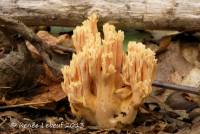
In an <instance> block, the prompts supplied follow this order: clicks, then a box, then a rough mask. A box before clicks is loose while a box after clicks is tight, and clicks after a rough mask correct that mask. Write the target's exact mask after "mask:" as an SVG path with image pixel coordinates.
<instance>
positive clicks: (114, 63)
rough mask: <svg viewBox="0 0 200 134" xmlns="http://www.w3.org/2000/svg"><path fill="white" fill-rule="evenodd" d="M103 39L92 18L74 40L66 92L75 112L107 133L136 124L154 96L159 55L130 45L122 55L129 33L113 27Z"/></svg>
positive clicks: (64, 85)
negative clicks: (143, 106) (141, 109)
mask: <svg viewBox="0 0 200 134" xmlns="http://www.w3.org/2000/svg"><path fill="white" fill-rule="evenodd" d="M103 33H104V38H103V39H102V38H101V35H100V33H99V32H98V29H97V17H96V15H92V16H91V17H89V19H88V20H86V21H84V22H83V25H82V26H77V27H76V29H75V30H74V34H73V36H72V39H73V43H74V46H75V49H76V52H77V53H76V54H74V55H73V57H72V60H71V62H70V65H69V66H65V67H64V68H63V69H62V73H63V76H64V82H63V83H62V88H63V90H64V92H65V93H66V94H67V96H68V100H69V102H70V106H71V111H72V113H73V114H75V115H76V116H78V117H83V118H85V119H86V120H88V121H89V122H90V123H92V124H96V125H98V126H100V127H102V128H110V127H119V126H121V125H123V124H130V123H132V122H133V121H134V119H135V116H136V114H137V110H138V107H139V105H140V104H141V103H142V102H143V100H144V99H145V98H146V97H148V96H149V94H150V93H151V91H152V86H151V84H152V80H153V78H154V74H155V68H156V59H155V54H154V52H153V51H151V50H150V49H146V48H145V46H144V45H143V44H142V43H136V42H129V44H128V54H126V53H125V52H123V40H124V33H123V32H122V31H116V30H115V27H114V26H113V25H110V24H105V25H104V26H103Z"/></svg>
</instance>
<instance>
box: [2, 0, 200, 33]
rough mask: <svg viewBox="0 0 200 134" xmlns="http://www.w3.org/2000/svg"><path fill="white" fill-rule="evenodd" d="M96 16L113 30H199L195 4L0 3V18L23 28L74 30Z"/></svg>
mask: <svg viewBox="0 0 200 134" xmlns="http://www.w3.org/2000/svg"><path fill="white" fill-rule="evenodd" d="M93 12H96V13H97V14H98V15H99V17H100V24H102V23H105V22H110V23H112V24H115V26H117V28H120V29H123V30H127V29H170V30H181V31H183V30H187V31H191V30H196V31H199V30H200V1H199V0H1V1H0V15H1V16H2V15H3V16H4V15H6V16H11V17H14V18H17V19H19V20H21V21H22V22H24V23H25V24H26V25H29V26H30V25H35V26H36V25H59V26H68V27H69V26H72V27H73V26H76V25H79V24H80V23H81V22H82V21H83V20H85V19H86V17H87V16H89V15H90V14H91V13H93Z"/></svg>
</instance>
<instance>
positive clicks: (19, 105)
mask: <svg viewBox="0 0 200 134" xmlns="http://www.w3.org/2000/svg"><path fill="white" fill-rule="evenodd" d="M47 103H50V101H47V102H39V103H24V104H16V105H9V106H0V110H3V109H9V108H17V107H24V106H30V105H40V104H47Z"/></svg>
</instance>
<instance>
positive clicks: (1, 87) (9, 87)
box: [0, 87, 12, 89]
mask: <svg viewBox="0 0 200 134" xmlns="http://www.w3.org/2000/svg"><path fill="white" fill-rule="evenodd" d="M11 88H12V87H0V89H11Z"/></svg>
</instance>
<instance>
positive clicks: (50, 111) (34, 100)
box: [0, 27, 200, 134]
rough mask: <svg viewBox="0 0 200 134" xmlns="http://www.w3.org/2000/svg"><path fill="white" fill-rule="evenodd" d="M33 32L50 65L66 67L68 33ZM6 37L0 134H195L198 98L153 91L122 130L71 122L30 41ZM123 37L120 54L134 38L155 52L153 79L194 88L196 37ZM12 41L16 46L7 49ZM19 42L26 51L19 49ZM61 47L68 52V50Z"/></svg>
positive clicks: (55, 79)
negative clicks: (46, 46) (45, 48)
mask: <svg viewBox="0 0 200 134" xmlns="http://www.w3.org/2000/svg"><path fill="white" fill-rule="evenodd" d="M55 29H56V30H57V31H56V30H55ZM61 29H62V28H61ZM34 30H35V32H37V34H38V36H39V37H40V38H41V39H42V40H43V41H46V42H47V44H50V45H52V46H51V47H52V48H54V49H52V50H51V59H52V60H53V61H55V62H56V63H59V64H69V61H70V59H71V57H72V53H73V51H72V50H73V45H72V40H71V35H72V31H70V30H68V31H65V30H64V31H63V29H62V30H60V29H58V28H55V27H51V28H47V27H42V28H41V27H40V28H39V29H38V28H34ZM41 30H46V31H48V32H46V31H43V32H41ZM38 31H39V32H38ZM60 31H62V32H60ZM49 33H51V34H53V35H54V36H53V35H50V34H49ZM12 37H13V38H14V39H13V40H14V42H12V41H10V39H9V37H8V36H7V35H3V33H2V34H1V33H0V77H1V78H0V79H1V80H0V96H1V100H0V134H35V133H36V134H51V133H52V134H64V133H81V134H82V133H85V134H87V133H91V134H93V133H94V134H96V133H99V134H100V133H106V134H107V133H108V134H115V133H122V134H123V133H125V134H126V133H133V134H170V133H176V134H199V133H200V107H199V104H200V99H199V96H198V95H194V94H189V93H186V92H180V91H174V90H167V89H163V88H159V87H153V93H152V94H151V96H150V97H148V98H147V99H146V100H145V102H144V104H143V105H142V106H141V107H140V109H139V111H138V114H137V117H136V120H135V121H134V123H133V124H131V125H129V126H126V127H124V128H123V129H114V128H113V129H100V128H98V127H97V126H92V125H90V124H89V123H87V121H85V120H84V119H78V118H76V117H75V116H73V115H72V113H71V111H70V106H69V102H68V100H67V96H66V95H65V93H64V92H63V91H62V89H61V82H62V78H61V77H60V75H59V74H55V73H54V72H52V71H51V68H49V67H48V65H47V64H45V63H43V62H42V57H41V55H40V53H39V52H38V51H37V50H36V49H35V48H34V47H33V46H32V45H31V43H29V42H27V41H25V40H23V38H22V37H19V36H18V35H16V34H13V35H12ZM125 37H126V38H125V46H124V49H125V51H126V49H127V48H126V44H127V41H129V40H136V41H141V42H143V43H144V44H145V45H146V46H147V47H149V48H151V49H152V50H153V51H155V52H156V58H157V59H158V67H157V75H156V80H159V81H163V82H167V83H174V84H178V85H186V86H191V87H196V89H198V87H199V86H200V35H198V33H181V32H169V31H168V32H166V31H164V32H163V31H134V32H133V31H131V32H129V31H127V32H126V33H125ZM12 43H15V44H16V45H14V46H13V44H12ZM23 43H25V44H26V46H27V47H25V48H23V47H21V46H22V44H23ZM58 46H60V47H58ZM61 48H62V49H61ZM63 48H70V49H69V50H71V51H70V52H69V51H68V49H67V50H65V49H63ZM26 49H27V50H26ZM21 52H23V53H21ZM27 57H28V58H27ZM12 59H14V60H12ZM197 92H198V90H197Z"/></svg>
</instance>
